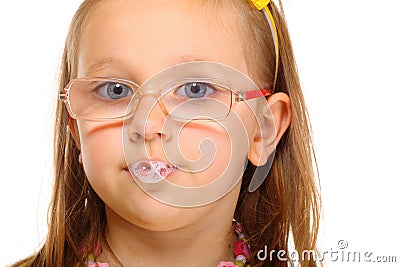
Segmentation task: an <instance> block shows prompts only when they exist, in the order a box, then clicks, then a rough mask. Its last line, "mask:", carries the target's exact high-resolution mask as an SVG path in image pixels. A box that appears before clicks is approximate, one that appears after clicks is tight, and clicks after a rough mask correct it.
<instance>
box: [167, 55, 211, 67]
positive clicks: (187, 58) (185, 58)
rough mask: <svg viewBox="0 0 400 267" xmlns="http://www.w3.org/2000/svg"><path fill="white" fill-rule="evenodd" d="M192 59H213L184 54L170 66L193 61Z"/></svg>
mask: <svg viewBox="0 0 400 267" xmlns="http://www.w3.org/2000/svg"><path fill="white" fill-rule="evenodd" d="M192 61H211V60H210V59H207V58H200V57H196V56H191V55H184V56H181V57H179V58H177V60H175V61H174V62H173V64H171V65H169V66H174V65H177V64H180V63H186V62H192Z"/></svg>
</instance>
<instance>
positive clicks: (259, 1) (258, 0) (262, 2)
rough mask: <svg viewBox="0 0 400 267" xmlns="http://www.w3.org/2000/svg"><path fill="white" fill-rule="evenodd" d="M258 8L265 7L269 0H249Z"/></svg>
mask: <svg viewBox="0 0 400 267" xmlns="http://www.w3.org/2000/svg"><path fill="white" fill-rule="evenodd" d="M251 1H253V4H254V5H255V6H256V8H257V9H258V10H261V9H263V8H265V7H266V6H267V5H268V4H269V2H270V0H251Z"/></svg>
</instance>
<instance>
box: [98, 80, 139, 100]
mask: <svg viewBox="0 0 400 267" xmlns="http://www.w3.org/2000/svg"><path fill="white" fill-rule="evenodd" d="M97 93H98V94H99V95H100V96H101V97H102V98H105V99H121V98H124V97H127V96H131V95H132V94H133V91H132V88H131V87H130V86H128V85H126V84H123V83H118V82H108V83H104V84H102V85H100V86H98V87H97Z"/></svg>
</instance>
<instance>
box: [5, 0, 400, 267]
mask: <svg viewBox="0 0 400 267" xmlns="http://www.w3.org/2000/svg"><path fill="white" fill-rule="evenodd" d="M79 3H80V0H68V1H54V0H53V1H50V0H38V1H27V0H24V1H7V4H4V3H3V4H2V5H1V9H0V36H1V39H0V78H1V80H0V92H1V93H0V123H1V131H0V156H1V160H0V216H1V217H0V266H4V265H5V264H8V263H11V262H13V261H15V260H17V259H19V258H21V257H24V256H27V255H29V254H30V253H31V252H32V251H33V250H34V249H35V248H37V247H38V246H39V244H40V242H41V241H42V240H43V238H44V236H45V234H46V227H47V226H46V212H47V205H48V202H49V200H50V191H51V182H52V169H51V168H52V127H53V126H52V123H53V113H54V107H55V105H54V103H55V99H56V88H57V86H56V81H57V68H58V64H59V62H60V57H61V53H62V47H63V42H64V38H65V36H66V33H67V28H68V24H69V21H70V19H71V17H72V15H73V12H74V11H75V9H76V8H77V6H78V5H79ZM284 4H285V7H286V8H285V10H286V14H287V19H288V22H289V28H290V32H291V36H292V39H293V44H294V49H295V53H296V57H297V62H298V67H299V72H300V76H301V80H302V85H303V90H304V94H305V96H306V101H307V104H308V108H309V111H310V117H311V121H312V125H313V129H314V135H315V145H316V152H317V158H318V164H319V170H320V180H321V187H322V198H323V207H324V209H323V223H322V226H321V233H320V240H319V246H320V249H321V251H322V252H324V251H328V252H332V251H336V250H338V245H337V243H338V241H339V240H345V241H347V242H348V248H347V250H346V251H353V252H354V251H360V252H373V253H374V254H373V255H382V256H392V255H393V256H397V262H400V252H399V247H400V246H399V244H398V242H399V239H400V230H399V225H400V219H399V208H398V205H399V203H400V197H399V195H400V194H399V179H400V168H399V166H400V157H399V154H398V153H399V150H400V140H399V137H400V127H399V126H400V119H399V116H400V108H399V97H400V93H399V91H400V85H399V77H400V67H399V64H400V52H399V49H400V40H399V37H398V36H399V32H400V29H399V28H400V18H399V13H398V12H399V7H400V4H399V2H398V1H397V0H380V1H372V0H349V1H341V2H338V1H336V2H335V1H327V0H303V1H294V0H285V2H284ZM339 255H340V254H339ZM325 264H326V265H327V266H342V265H346V266H347V265H357V266H381V265H382V266H395V265H396V264H393V263H392V264H389V263H386V264H376V263H375V264H373V263H369V264H367V265H365V264H366V263H358V264H355V263H351V264H350V263H343V262H341V261H340V260H339V261H337V262H334V261H333V260H329V259H328V260H327V261H325ZM397 264H398V263H397Z"/></svg>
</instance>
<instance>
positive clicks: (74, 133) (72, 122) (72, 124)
mask: <svg viewBox="0 0 400 267" xmlns="http://www.w3.org/2000/svg"><path fill="white" fill-rule="evenodd" d="M68 127H69V129H70V131H71V135H72V138H73V139H74V142H75V144H76V146H77V147H78V149H79V150H81V140H80V138H79V131H78V125H77V124H76V120H74V119H73V118H71V117H69V118H68Z"/></svg>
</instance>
